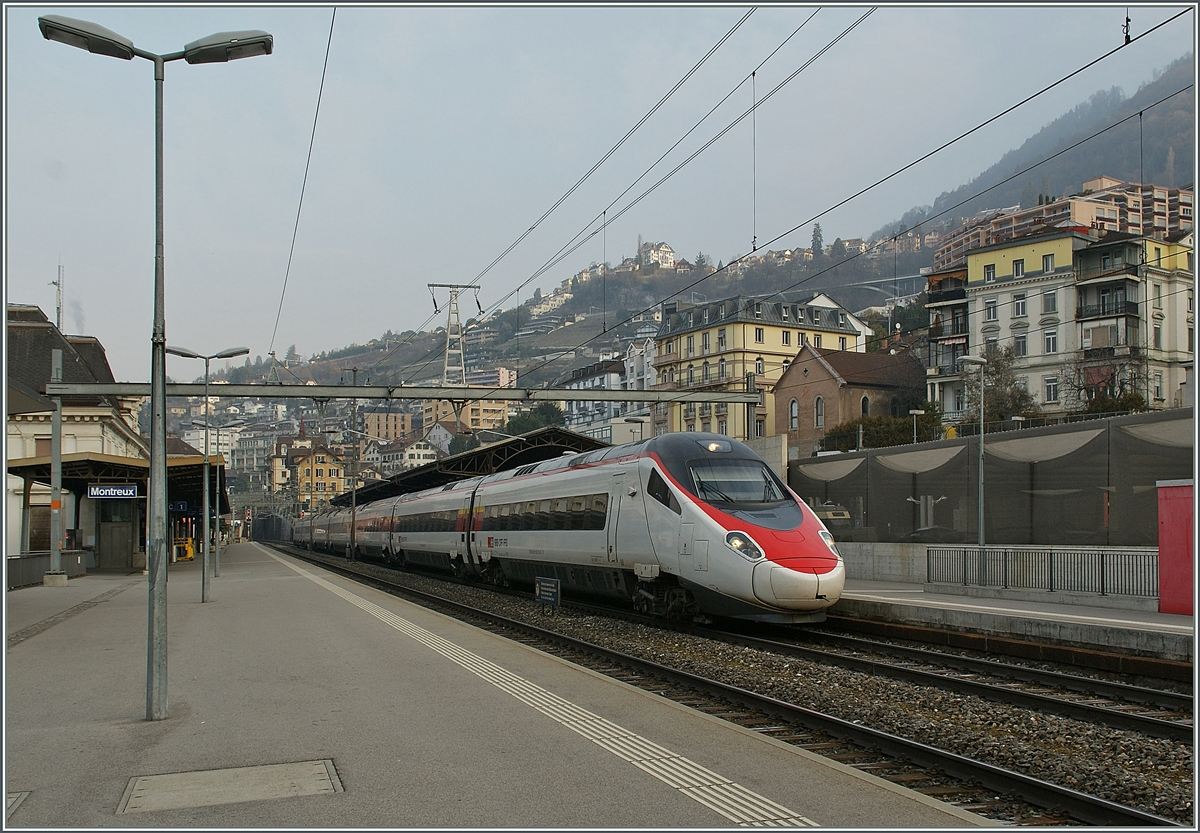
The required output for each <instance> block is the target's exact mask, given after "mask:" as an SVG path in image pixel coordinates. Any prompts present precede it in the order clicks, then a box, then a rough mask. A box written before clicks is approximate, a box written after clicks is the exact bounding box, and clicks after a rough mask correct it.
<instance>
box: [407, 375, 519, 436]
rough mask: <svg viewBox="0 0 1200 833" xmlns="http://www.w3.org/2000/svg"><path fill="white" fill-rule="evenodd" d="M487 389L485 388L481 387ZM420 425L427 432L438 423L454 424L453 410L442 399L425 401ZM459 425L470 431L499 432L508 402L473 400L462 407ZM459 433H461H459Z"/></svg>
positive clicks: (500, 400) (505, 419)
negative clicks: (491, 430)
mask: <svg viewBox="0 0 1200 833" xmlns="http://www.w3.org/2000/svg"><path fill="white" fill-rule="evenodd" d="M483 387H484V389H487V386H483ZM421 418H422V422H421V424H422V425H423V426H424V427H425V430H426V431H428V430H429V429H430V428H432V427H433V426H434V425H436V424H437V423H439V422H450V423H453V422H454V408H453V407H452V406H451V405H450V403H449V402H447V401H446V400H444V399H436V400H435V399H426V400H425V402H424V404H423V405H422V408H421ZM458 419H459V424H460V425H461V426H462V427H463V428H465V429H469V430H471V431H477V430H479V429H480V428H494V429H496V430H499V429H501V428H503V427H504V423H506V422H508V402H507V400H504V399H474V400H471V401H469V402H466V403H465V404H463V406H462V411H461V412H460V413H459V415H458ZM460 433H461V432H460Z"/></svg>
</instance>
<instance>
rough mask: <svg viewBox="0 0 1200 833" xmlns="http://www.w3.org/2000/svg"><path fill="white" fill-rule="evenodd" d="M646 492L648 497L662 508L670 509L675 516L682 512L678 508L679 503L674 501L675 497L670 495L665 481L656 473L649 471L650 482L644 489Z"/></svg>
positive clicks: (669, 489)
mask: <svg viewBox="0 0 1200 833" xmlns="http://www.w3.org/2000/svg"><path fill="white" fill-rule="evenodd" d="M646 491H647V492H649V493H650V497H652V498H654V499H655V500H657V501H658V502H659V503H661V504H662V505H663V506H665V507H667V508H668V509H670V510H671V511H672V512H674V513H675V514H676V515H678V514H680V513H681V512H682V510H681V509H680V508H679V501H678V500H676V499H675V495H674V494H672V493H671V488H670V487H669V486H668V485H667V481H665V480H663V479H662V475H660V474H659V473H658V472H657V471H654V470H651V472H650V482H649V484H648V485H647V487H646Z"/></svg>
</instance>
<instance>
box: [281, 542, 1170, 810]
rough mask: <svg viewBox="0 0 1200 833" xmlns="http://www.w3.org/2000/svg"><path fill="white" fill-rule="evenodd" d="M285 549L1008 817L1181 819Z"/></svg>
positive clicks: (371, 569) (381, 573) (376, 572)
mask: <svg viewBox="0 0 1200 833" xmlns="http://www.w3.org/2000/svg"><path fill="white" fill-rule="evenodd" d="M286 551H288V552H289V553H290V554H292V555H298V556H300V557H302V558H305V559H308V560H310V561H313V562H315V563H318V564H320V565H321V566H324V567H326V568H328V569H331V570H334V571H337V572H339V573H342V574H343V575H348V576H351V577H353V578H355V579H356V580H360V581H365V582H367V583H369V584H371V585H373V586H376V587H378V588H380V589H383V590H385V591H386V592H390V593H395V594H398V595H401V596H404V597H407V598H411V599H414V600H416V601H418V602H419V603H421V604H423V605H426V606H432V607H435V608H437V609H440V610H444V611H448V612H451V613H452V614H453V615H455V616H456V617H459V618H463V619H465V620H467V621H471V622H472V623H473V624H476V625H479V626H481V627H485V628H487V629H489V630H493V631H495V632H498V633H500V634H502V635H504V636H506V637H509V638H513V639H516V640H519V641H521V642H524V643H526V644H529V645H531V646H533V647H536V648H538V649H539V650H543V651H546V652H548V653H551V654H554V655H557V656H560V657H563V658H564V659H567V660H569V661H571V662H575V663H577V664H580V665H583V666H584V667H588V668H591V669H593V670H595V671H598V672H600V673H603V674H606V675H608V676H612V677H614V678H616V679H619V680H622V681H623V682H626V683H628V684H631V685H636V686H638V687H641V688H644V689H645V690H647V691H651V692H653V693H655V694H658V695H660V696H664V697H668V698H669V699H672V700H673V701H675V702H678V703H681V704H683V705H686V706H689V707H691V708H696V709H699V710H701V711H704V712H706V713H708V714H713V715H715V716H718V717H721V718H723V719H726V720H731V721H732V722H735V723H738V724H739V725H742V726H744V727H745V728H747V729H749V730H751V731H755V732H759V733H762V734H764V735H766V736H770V737H773V738H775V739H777V740H780V741H783V742H786V743H792V744H795V745H797V746H800V747H802V748H805V749H808V750H809V751H812V752H814V753H816V754H820V755H822V756H824V757H829V758H832V759H834V760H838V761H840V762H842V763H845V764H847V765H850V766H853V767H856V768H859V769H861V770H863V771H865V772H870V773H872V774H875V775H878V776H879V777H883V778H886V779H888V780H892V781H894V782H896V783H899V784H903V785H904V786H905V787H907V788H910V789H915V790H917V791H920V792H923V793H925V794H927V795H930V796H933V797H936V798H938V799H939V800H942V801H946V802H948V803H951V804H954V805H956V806H959V807H961V808H963V809H966V810H969V811H971V812H975V813H977V814H979V815H982V816H985V817H989V818H993V819H997V820H1000V821H1002V822H1004V823H1008V824H1019V825H1047V824H1071V823H1084V824H1094V825H1101V826H1144V825H1173V824H1176V822H1174V821H1172V820H1170V819H1167V818H1164V817H1162V816H1158V815H1154V814H1152V813H1148V812H1145V811H1143V810H1139V809H1137V808H1134V807H1128V806H1124V805H1122V804H1119V803H1116V802H1113V801H1109V800H1106V799H1104V798H1100V797H1096V796H1092V795H1088V794H1086V793H1084V792H1081V791H1078V790H1074V789H1071V788H1068V787H1064V786H1061V785H1059V784H1055V783H1051V782H1049V781H1045V780H1041V779H1038V778H1035V777H1032V776H1029V775H1025V774H1022V773H1019V772H1015V771H1012V770H1008V769H1005V768H1002V767H998V766H994V765H992V764H989V763H986V762H984V761H980V760H974V759H972V758H970V757H967V756H964V755H959V754H956V753H954V752H949V751H946V750H942V749H938V748H936V747H934V746H931V745H928V744H924V743H920V742H918V741H914V740H910V739H907V738H904V737H900V736H898V735H895V734H891V733H888V732H885V731H881V730H878V729H874V728H871V727H869V726H865V725H862V724H860V723H858V722H857V721H850V720H845V719H843V718H840V717H837V716H834V715H831V714H826V713H823V712H820V711H817V710H815V709H810V708H806V707H803V706H798V705H795V704H793V703H789V702H786V701H784V700H781V699H777V698H774V697H771V696H768V695H764V694H761V693H758V692H755V691H751V690H749V689H746V688H742V687H739V686H735V685H731V684H729V683H727V682H722V681H720V680H716V679H711V678H708V677H705V676H703V675H699V674H694V673H690V672H688V671H684V670H681V669H678V668H674V667H671V666H669V665H666V664H663V663H659V662H656V661H653V660H650V659H646V658H643V657H637V656H633V655H631V654H628V653H624V652H621V651H616V650H612V649H610V648H606V647H602V646H599V645H596V644H593V643H591V642H588V641H585V640H580V639H576V638H573V637H570V636H566V635H564V634H561V633H557V632H555V631H554V630H552V629H550V628H548V627H541V626H538V625H533V624H530V623H528V622H523V621H519V620H516V619H512V618H510V617H507V616H502V615H499V614H496V613H492V612H490V611H487V610H482V609H480V608H478V607H475V606H472V605H467V604H463V603H461V602H457V601H453V600H450V599H446V598H444V597H443V596H440V595H436V594H430V593H426V592H423V591H420V590H416V589H414V588H412V587H409V586H405V585H404V584H402V583H399V582H398V577H397V576H396V575H395V573H394V571H391V570H387V569H384V568H380V567H378V566H376V565H371V564H361V563H347V562H345V561H344V560H342V559H340V558H325V557H322V556H314V555H313V554H311V553H308V552H303V551H297V550H293V549H290V548H286ZM661 624H662V623H660V622H655V627H661ZM706 636H709V635H708V634H706ZM739 638H745V637H739Z"/></svg>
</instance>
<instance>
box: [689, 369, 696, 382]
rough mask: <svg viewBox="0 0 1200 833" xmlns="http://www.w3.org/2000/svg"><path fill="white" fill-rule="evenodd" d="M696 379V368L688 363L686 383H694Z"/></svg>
mask: <svg viewBox="0 0 1200 833" xmlns="http://www.w3.org/2000/svg"><path fill="white" fill-rule="evenodd" d="M695 381H696V368H694V367H692V366H691V365H688V384H689V385H691V384H694V383H695Z"/></svg>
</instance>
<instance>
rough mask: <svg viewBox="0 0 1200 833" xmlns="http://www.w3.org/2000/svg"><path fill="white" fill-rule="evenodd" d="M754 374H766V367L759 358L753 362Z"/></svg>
mask: <svg viewBox="0 0 1200 833" xmlns="http://www.w3.org/2000/svg"><path fill="white" fill-rule="evenodd" d="M754 372H755V373H758V374H760V375H761V374H763V373H765V372H766V365H765V364H764V363H763V360H762V357H761V356H760V357H759V358H757V359H755V360H754Z"/></svg>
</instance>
